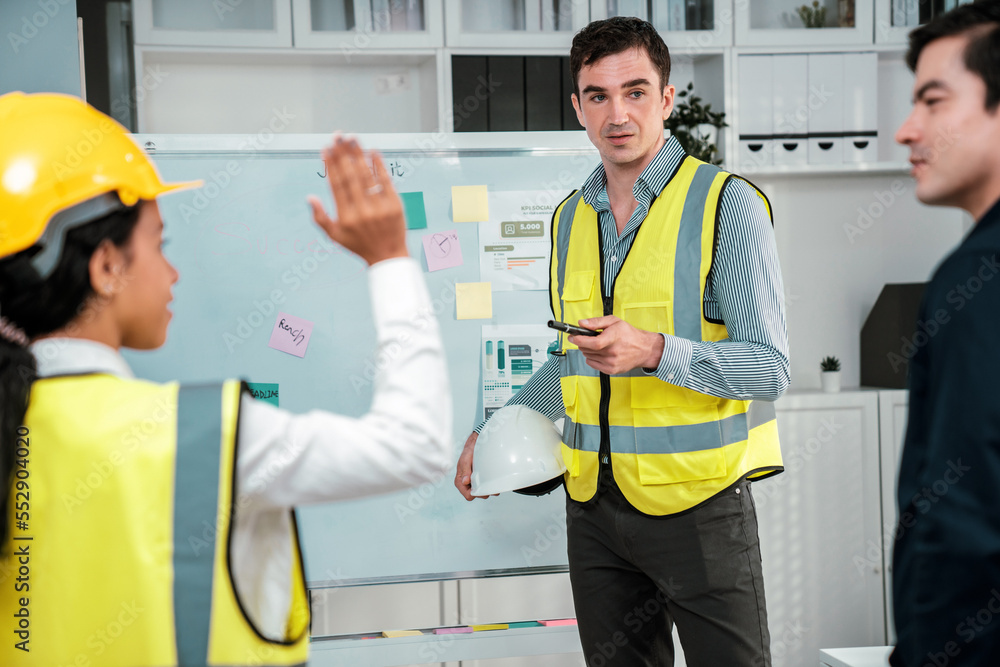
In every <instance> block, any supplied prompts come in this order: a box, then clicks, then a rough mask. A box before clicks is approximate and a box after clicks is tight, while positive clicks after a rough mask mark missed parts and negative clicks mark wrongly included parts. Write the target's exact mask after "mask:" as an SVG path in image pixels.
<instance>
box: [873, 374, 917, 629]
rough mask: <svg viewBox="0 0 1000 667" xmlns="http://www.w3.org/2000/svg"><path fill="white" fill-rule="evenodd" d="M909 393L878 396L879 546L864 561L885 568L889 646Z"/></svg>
mask: <svg viewBox="0 0 1000 667" xmlns="http://www.w3.org/2000/svg"><path fill="white" fill-rule="evenodd" d="M909 399H910V392H908V391H906V390H905V389H886V390H883V391H880V392H879V393H878V413H879V430H880V436H879V443H880V445H881V446H880V452H881V453H880V457H881V461H880V465H881V469H882V544H883V548H882V550H881V554H879V553H878V552H877V550H875V549H872V550H871V552H868V553H866V554H865V558H866V560H867V561H869V562H870V561H873V560H876V559H878V558H879V557H881V560H882V563H883V567H884V568H885V577H884V579H885V619H886V620H885V627H886V634H887V641H888V643H889V644H894V643H895V642H896V629H895V626H894V625H893V617H892V548H893V545H894V544H895V536H896V521H897V520H898V519H899V508H898V507H897V506H896V489H897V488H898V486H899V481H898V480H899V461H900V457H901V456H902V455H903V441H904V439H905V438H906V423H907V417H908V412H909V403H910V400H909Z"/></svg>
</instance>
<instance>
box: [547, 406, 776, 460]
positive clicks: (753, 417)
mask: <svg viewBox="0 0 1000 667" xmlns="http://www.w3.org/2000/svg"><path fill="white" fill-rule="evenodd" d="M773 419H775V411H774V403H770V402H767V401H753V402H752V403H751V404H750V409H749V410H748V411H747V412H746V413H745V414H738V415H732V416H730V417H726V418H725V419H721V420H719V421H717V422H705V423H703V424H682V425H680V426H646V427H637V428H633V427H631V426H614V425H612V426H611V451H612V453H614V454H636V453H638V454H683V453H686V452H699V451H703V450H706V449H717V448H719V447H725V446H727V445H732V444H734V443H737V442H742V441H744V440H746V439H747V438H749V436H750V433H749V431H750V430H751V429H754V428H756V427H758V426H761V425H762V424H766V423H767V422H769V421H772V420H773ZM563 442H565V443H566V445H567V446H568V447H571V448H573V449H579V450H581V451H584V452H594V453H597V452H598V451H599V450H600V446H601V427H600V426H593V425H590V424H577V423H576V422H574V421H573V420H572V419H569V418H568V417H567V419H566V422H565V426H564V428H563Z"/></svg>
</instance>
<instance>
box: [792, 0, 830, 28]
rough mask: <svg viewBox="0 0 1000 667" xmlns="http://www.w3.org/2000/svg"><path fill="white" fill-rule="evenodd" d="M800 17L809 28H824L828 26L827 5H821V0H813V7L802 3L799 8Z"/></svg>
mask: <svg viewBox="0 0 1000 667" xmlns="http://www.w3.org/2000/svg"><path fill="white" fill-rule="evenodd" d="M798 11H799V18H800V19H802V23H803V24H805V26H806V27H807V28H822V27H825V26H826V7H823V6H820V4H819V0H813V3H812V7H810V6H809V5H802V6H801V7H799V9H798Z"/></svg>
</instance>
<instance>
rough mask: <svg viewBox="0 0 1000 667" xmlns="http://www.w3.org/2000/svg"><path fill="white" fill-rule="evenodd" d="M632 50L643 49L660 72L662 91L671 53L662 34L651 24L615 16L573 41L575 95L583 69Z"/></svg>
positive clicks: (571, 60)
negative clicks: (608, 57)
mask: <svg viewBox="0 0 1000 667" xmlns="http://www.w3.org/2000/svg"><path fill="white" fill-rule="evenodd" d="M630 49H641V50H643V51H645V52H646V55H647V56H649V59H650V60H651V61H652V62H653V67H655V68H656V69H657V71H658V72H659V73H660V90H663V88H664V87H665V86H666V85H667V84H668V83H669V82H670V51H669V50H667V45H666V44H664V43H663V39H662V38H661V37H660V33H658V32H656V28H654V27H653V26H652V24H650V23H649V22H648V21H643V20H642V19H639V18H635V17H633V16H616V17H615V18H610V19H605V20H603V21H594V22H592V23H590V24H589V25H587V26H586V27H585V28H584V29H583V30H581V31H580V32H578V33H576V36H575V37H574V38H573V47H572V48H571V49H570V51H569V66H570V71H571V72H572V74H573V92H574V93H576V95H577V97H579V96H580V70H581V69H583V68H584V67H586V66H589V65H593V64H594V63H596V62H597V61H598V60H600V59H601V58H605V57H607V56H613V55H615V54H617V53H622V52H623V51H628V50H630Z"/></svg>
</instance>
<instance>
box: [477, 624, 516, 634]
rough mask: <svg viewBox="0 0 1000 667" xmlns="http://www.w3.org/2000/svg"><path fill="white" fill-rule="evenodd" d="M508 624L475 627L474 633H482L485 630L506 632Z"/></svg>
mask: <svg viewBox="0 0 1000 667" xmlns="http://www.w3.org/2000/svg"><path fill="white" fill-rule="evenodd" d="M506 629H507V624H506V623H489V624H487V625H473V626H472V630H473V632H482V631H483V630H506Z"/></svg>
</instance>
